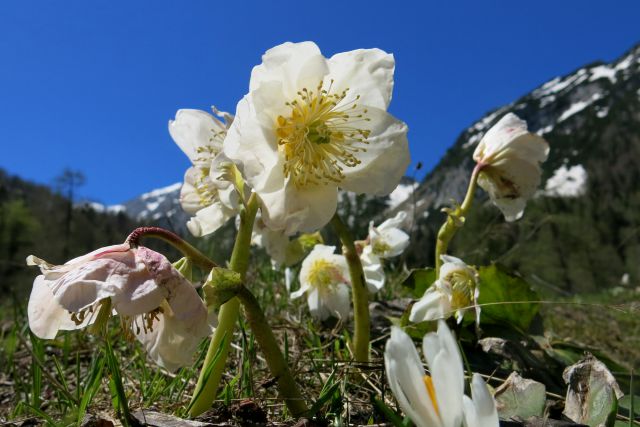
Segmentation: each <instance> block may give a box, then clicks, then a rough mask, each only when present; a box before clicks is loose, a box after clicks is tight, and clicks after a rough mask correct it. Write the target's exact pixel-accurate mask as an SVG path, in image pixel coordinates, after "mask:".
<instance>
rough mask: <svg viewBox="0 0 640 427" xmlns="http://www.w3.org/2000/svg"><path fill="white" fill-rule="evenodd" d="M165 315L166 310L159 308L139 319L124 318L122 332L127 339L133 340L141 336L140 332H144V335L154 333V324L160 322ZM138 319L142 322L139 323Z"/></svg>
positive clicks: (122, 319)
mask: <svg viewBox="0 0 640 427" xmlns="http://www.w3.org/2000/svg"><path fill="white" fill-rule="evenodd" d="M162 313H164V309H163V308H162V307H157V308H154V309H153V310H151V311H150V312H148V313H144V314H142V315H141V316H139V317H133V318H132V317H127V316H122V317H121V321H122V330H123V331H124V333H125V337H126V338H127V339H133V338H134V336H133V335H132V332H133V333H135V335H140V332H142V331H144V333H145V334H146V333H149V332H153V322H154V321H159V320H160V315H161V314H162ZM138 319H140V322H139V323H138Z"/></svg>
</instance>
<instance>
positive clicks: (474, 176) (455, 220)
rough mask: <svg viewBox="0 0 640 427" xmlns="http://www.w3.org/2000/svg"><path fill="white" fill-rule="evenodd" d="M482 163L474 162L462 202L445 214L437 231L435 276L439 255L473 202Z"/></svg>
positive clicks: (439, 264)
mask: <svg viewBox="0 0 640 427" xmlns="http://www.w3.org/2000/svg"><path fill="white" fill-rule="evenodd" d="M482 167H483V165H481V164H476V167H475V168H473V172H472V173H471V179H470V180H469V187H468V188H467V194H466V195H465V197H464V201H463V202H462V204H461V205H460V206H459V207H457V208H456V209H455V211H454V212H450V213H449V214H448V215H447V219H446V221H445V222H444V224H442V226H441V227H440V230H439V231H438V237H437V239H436V264H435V265H436V277H438V275H439V274H440V267H441V266H442V259H441V256H442V255H444V254H446V253H447V248H448V247H449V242H451V239H452V238H453V236H454V235H455V234H456V231H458V228H460V227H462V224H463V221H461V220H464V218H463V217H464V216H465V215H466V214H467V212H468V211H469V209H471V205H472V204H473V197H474V195H475V192H476V187H477V185H478V175H479V174H480V171H481V170H482Z"/></svg>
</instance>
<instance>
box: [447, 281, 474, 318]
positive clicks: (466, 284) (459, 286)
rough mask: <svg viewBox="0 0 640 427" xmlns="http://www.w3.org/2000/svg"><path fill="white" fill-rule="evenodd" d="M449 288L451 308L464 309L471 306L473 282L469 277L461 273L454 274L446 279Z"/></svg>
mask: <svg viewBox="0 0 640 427" xmlns="http://www.w3.org/2000/svg"><path fill="white" fill-rule="evenodd" d="M447 280H448V281H449V283H451V284H452V286H451V291H452V292H451V306H452V307H453V308H456V309H457V308H464V307H470V306H471V305H473V298H474V297H473V295H474V293H475V281H474V280H473V278H472V277H469V275H467V274H465V273H461V272H454V273H452V274H451V275H450V276H449V277H447Z"/></svg>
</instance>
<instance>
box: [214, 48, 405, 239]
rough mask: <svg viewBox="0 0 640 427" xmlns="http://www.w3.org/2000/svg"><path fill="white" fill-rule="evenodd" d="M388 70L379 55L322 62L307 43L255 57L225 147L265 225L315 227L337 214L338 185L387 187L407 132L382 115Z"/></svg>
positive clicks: (401, 163) (396, 177)
mask: <svg viewBox="0 0 640 427" xmlns="http://www.w3.org/2000/svg"><path fill="white" fill-rule="evenodd" d="M394 66H395V63H394V59H393V56H392V55H390V54H387V53H385V52H383V51H381V50H379V49H366V50H362V49H361V50H354V51H350V52H344V53H339V54H337V55H334V56H333V57H331V58H329V59H327V58H325V57H324V56H322V54H321V53H320V49H318V46H316V45H315V44H314V43H312V42H303V43H284V44H282V45H279V46H276V47H274V48H272V49H269V50H268V51H267V52H266V53H265V54H264V55H263V57H262V64H260V65H258V66H256V67H254V69H253V71H252V73H251V81H250V84H249V93H248V94H247V95H246V96H245V97H244V98H243V99H242V100H241V101H240V102H239V103H238V106H237V110H236V117H235V119H234V122H233V124H232V125H231V127H230V128H229V132H228V134H227V138H226V140H225V147H224V151H225V153H226V154H227V156H228V157H229V158H230V159H232V160H234V161H235V162H236V163H237V164H238V165H239V167H240V169H241V171H242V172H243V175H244V177H245V178H246V180H247V182H248V183H249V185H250V186H251V187H252V188H253V190H254V191H255V192H256V193H257V194H258V196H259V198H260V200H261V205H262V215H263V218H264V221H265V223H266V224H267V226H268V227H269V228H271V229H274V230H282V231H284V232H285V234H287V235H291V234H294V233H296V232H298V231H302V232H312V231H316V230H318V229H319V228H320V227H322V226H324V225H325V224H326V223H327V222H329V220H330V219H331V217H332V216H333V215H334V213H335V211H336V205H337V194H338V187H340V188H343V189H345V190H348V191H354V192H356V193H369V194H374V195H385V194H389V193H390V192H391V191H393V189H394V188H395V187H396V185H397V184H398V182H399V181H400V178H401V177H402V176H403V175H404V172H405V170H406V168H407V166H408V165H409V161H410V159H409V151H408V144H407V137H406V134H407V126H406V124H405V123H403V122H401V121H399V120H397V119H395V118H394V117H392V116H391V115H389V114H388V113H387V112H386V109H387V107H388V105H389V102H390V101H391V92H392V89H393V71H394Z"/></svg>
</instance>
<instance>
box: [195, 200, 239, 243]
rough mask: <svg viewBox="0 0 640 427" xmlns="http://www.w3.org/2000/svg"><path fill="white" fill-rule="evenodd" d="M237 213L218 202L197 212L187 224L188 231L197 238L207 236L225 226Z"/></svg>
mask: <svg viewBox="0 0 640 427" xmlns="http://www.w3.org/2000/svg"><path fill="white" fill-rule="evenodd" d="M236 213H237V211H236V210H233V209H229V208H227V207H226V206H225V205H224V204H222V203H221V202H220V201H219V200H217V201H215V202H214V203H213V204H211V205H210V206H207V207H206V208H204V209H200V210H199V211H198V212H196V214H195V216H193V217H192V218H191V219H190V220H189V222H187V229H188V230H189V231H190V232H191V234H193V235H194V236H195V237H202V236H206V235H208V234H211V233H213V232H214V231H216V230H218V229H219V228H220V227H222V226H223V225H225V224H226V223H227V221H229V219H230V218H232V217H233V216H234V215H235V214H236Z"/></svg>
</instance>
